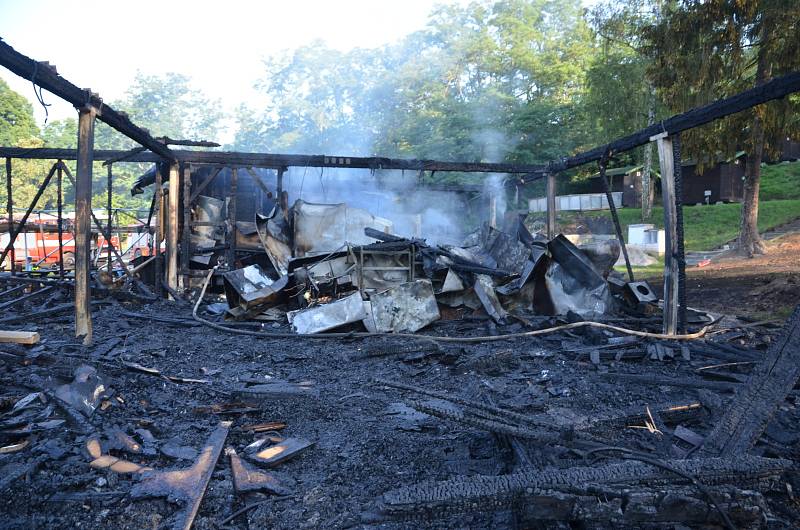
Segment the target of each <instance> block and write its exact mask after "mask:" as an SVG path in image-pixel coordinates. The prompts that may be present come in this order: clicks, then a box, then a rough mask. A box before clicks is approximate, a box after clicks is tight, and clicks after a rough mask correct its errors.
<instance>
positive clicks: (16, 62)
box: [0, 39, 175, 160]
mask: <svg viewBox="0 0 800 530" xmlns="http://www.w3.org/2000/svg"><path fill="white" fill-rule="evenodd" d="M0 64H1V65H3V66H5V67H6V68H8V69H9V70H11V71H12V72H14V73H15V74H17V75H18V76H20V77H22V78H23V79H28V80H31V81H32V82H33V84H35V85H39V86H40V87H42V88H44V89H46V90H47V91H49V92H52V93H53V94H55V95H56V96H58V97H60V98H62V99H64V100H66V101H68V102H69V103H72V104H73V105H75V106H76V107H78V108H85V107H94V108H95V109H96V110H97V118H98V119H100V120H101V121H103V122H105V123H107V124H108V125H110V126H111V127H113V128H114V129H116V130H118V131H119V132H121V133H122V134H124V135H125V136H127V137H128V138H130V139H131V140H134V141H135V142H137V143H139V144H141V145H143V146H145V147H147V148H148V149H150V150H151V151H152V152H153V153H156V154H157V155H159V156H161V157H164V158H166V159H168V160H174V159H175V157H174V156H173V154H172V152H171V151H170V150H169V148H168V147H167V146H166V145H164V144H163V143H161V142H159V141H158V140H156V139H155V138H153V137H152V136H150V133H148V132H147V131H146V130H144V129H142V128H141V127H139V126H137V125H136V124H134V123H133V122H132V121H131V120H130V119H129V118H128V116H126V115H125V114H122V113H120V112H117V111H116V110H114V109H113V108H111V107H109V106H108V105H106V104H105V103H103V100H102V99H101V98H100V96H98V95H97V94H93V93H91V92H90V91H87V90H85V89H82V88H78V87H77V86H75V85H73V84H72V83H70V82H69V81H67V80H66V79H64V78H63V77H61V76H60V75H58V72H56V70H55V68H54V67H52V66H51V65H49V64H47V63H40V62H38V61H35V60H34V59H31V58H30V57H27V56H25V55H23V54H21V53H19V52H18V51H16V50H15V49H14V48H12V47H11V46H9V45H8V44H6V43H5V42H3V41H2V40H1V39H0ZM59 158H61V157H59Z"/></svg>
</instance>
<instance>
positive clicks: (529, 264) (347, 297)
mask: <svg viewBox="0 0 800 530" xmlns="http://www.w3.org/2000/svg"><path fill="white" fill-rule="evenodd" d="M280 212H281V210H280V209H279V208H277V207H276V209H275V210H273V213H272V216H270V217H260V216H259V217H258V219H257V222H256V225H257V231H258V234H259V237H260V240H261V243H262V249H263V251H264V252H265V253H266V256H267V257H268V262H266V263H264V261H265V260H262V263H260V264H259V263H252V264H249V265H247V266H244V267H243V268H240V269H236V270H232V271H229V272H227V273H225V274H224V275H223V282H224V292H225V296H226V299H227V303H228V307H227V308H226V307H223V306H221V305H218V304H217V305H212V306H211V307H210V312H212V313H213V312H216V313H217V314H220V313H222V312H224V313H225V318H227V319H232V320H243V319H255V320H272V321H277V322H280V321H281V320H283V319H284V315H285V318H286V319H287V320H288V322H289V323H290V324H291V326H292V328H293V330H294V332H295V333H298V334H315V333H322V332H327V331H331V330H334V329H339V328H345V330H349V331H361V332H364V331H366V332H373V333H390V332H393V333H414V332H417V331H419V330H421V329H422V328H424V327H426V326H428V325H429V324H431V323H433V322H435V321H437V320H441V319H444V320H452V319H459V318H462V317H464V316H465V315H467V314H469V313H468V312H471V313H472V314H473V315H475V314H481V315H486V316H488V317H490V318H491V319H492V320H494V321H495V322H496V323H497V324H500V325H504V324H507V323H508V322H509V320H510V319H512V318H514V319H517V320H520V321H521V322H527V320H526V318H525V317H526V315H528V316H534V315H571V316H572V318H575V319H598V318H601V317H604V316H607V315H611V314H616V313H620V312H621V313H624V314H638V315H641V314H654V313H657V312H659V309H658V305H657V303H658V296H656V295H655V293H654V292H653V289H652V287H651V286H650V285H648V284H647V282H626V281H625V280H624V279H623V278H622V277H621V276H619V275H618V274H617V273H616V272H614V271H613V266H614V264H615V263H616V261H617V260H618V258H619V254H620V246H619V244H618V243H617V242H616V241H603V242H600V243H593V244H588V245H584V246H583V247H581V248H579V247H577V246H576V245H574V244H573V243H571V242H570V241H569V240H568V239H567V238H566V237H565V236H564V235H558V236H556V237H555V238H553V239H551V240H549V241H548V240H547V239H546V238H544V237H542V236H541V235H538V234H537V235H536V236H534V235H532V234H531V233H530V232H529V231H528V230H527V229H526V228H525V225H524V224H523V222H522V219H521V218H519V217H516V218H512V219H510V220H509V222H508V223H507V224H506V226H505V227H503V229H502V230H498V229H495V228H492V227H490V226H488V225H484V226H482V227H481V228H480V229H479V230H478V231H476V232H474V233H473V234H471V235H469V236H468V237H467V238H466V241H465V242H464V244H463V246H460V247H457V246H449V245H442V246H436V245H429V244H427V242H426V241H425V240H424V239H417V238H403V237H398V236H396V235H393V234H391V233H389V231H388V230H389V229H390V228H391V226H392V225H391V222H390V221H388V220H385V219H381V218H379V217H375V216H373V215H371V214H370V213H369V212H366V211H365V210H360V209H357V208H350V207H348V206H346V205H344V204H338V205H321V204H310V203H305V202H303V201H297V202H296V203H295V205H294V206H293V207H292V208H291V212H290V213H286V214H284V213H280ZM288 219H291V220H292V222H291V223H290V222H288Z"/></svg>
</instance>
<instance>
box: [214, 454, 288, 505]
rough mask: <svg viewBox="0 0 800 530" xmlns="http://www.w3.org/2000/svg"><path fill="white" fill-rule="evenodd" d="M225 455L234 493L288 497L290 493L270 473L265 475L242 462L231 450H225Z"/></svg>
mask: <svg viewBox="0 0 800 530" xmlns="http://www.w3.org/2000/svg"><path fill="white" fill-rule="evenodd" d="M225 454H226V455H228V459H229V460H230V463H231V474H232V475H233V488H234V489H235V490H236V493H247V492H249V491H266V492H269V493H272V494H274V495H288V494H289V493H291V491H290V490H289V489H288V488H286V487H285V486H283V485H282V484H281V483H280V481H278V479H277V478H275V476H274V475H273V474H272V473H266V472H264V471H261V470H260V469H256V468H255V467H253V466H251V465H250V464H248V463H247V462H245V461H244V460H242V459H241V457H239V455H238V454H236V451H235V450H234V449H233V448H231V447H228V448H226V449H225Z"/></svg>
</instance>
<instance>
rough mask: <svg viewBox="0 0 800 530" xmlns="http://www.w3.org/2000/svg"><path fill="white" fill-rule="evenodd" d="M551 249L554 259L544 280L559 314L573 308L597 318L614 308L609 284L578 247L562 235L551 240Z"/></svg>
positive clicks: (554, 309) (549, 244) (579, 313)
mask: <svg viewBox="0 0 800 530" xmlns="http://www.w3.org/2000/svg"><path fill="white" fill-rule="evenodd" d="M548 249H549V250H550V255H551V257H552V260H551V261H550V264H549V266H548V268H547V272H546V273H545V275H544V281H545V285H546V287H547V291H548V293H549V297H550V301H551V303H552V310H553V312H554V313H555V314H558V315H564V314H567V313H568V312H570V311H573V312H575V313H577V314H578V315H580V316H582V317H593V316H597V315H602V314H605V313H606V312H607V311H608V310H609V309H611V304H612V299H611V294H610V292H609V288H608V283H606V280H605V279H604V278H603V277H602V276H601V275H600V274H599V273H598V272H597V270H596V269H595V268H594V265H592V262H591V261H590V260H589V258H587V257H586V255H585V254H584V253H583V252H581V251H580V249H578V247H576V246H575V245H573V244H572V243H571V242H570V241H569V240H568V239H567V238H566V237H564V235H563V234H559V235H558V236H556V237H554V238H553V239H552V240H550V243H548Z"/></svg>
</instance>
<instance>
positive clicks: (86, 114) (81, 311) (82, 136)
mask: <svg viewBox="0 0 800 530" xmlns="http://www.w3.org/2000/svg"><path fill="white" fill-rule="evenodd" d="M0 44H2V43H0ZM95 114H96V111H95V109H94V108H92V107H84V108H82V109H80V110H79V115H78V155H79V156H78V171H77V173H78V174H77V179H76V183H75V336H76V337H81V336H82V337H83V343H84V344H86V345H89V344H91V343H92V313H91V306H90V299H91V296H92V294H91V287H90V285H89V282H90V281H91V277H90V267H91V265H90V263H89V260H90V254H91V244H92V219H91V215H92V162H93V160H92V153H93V147H94V119H95Z"/></svg>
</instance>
